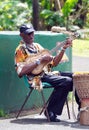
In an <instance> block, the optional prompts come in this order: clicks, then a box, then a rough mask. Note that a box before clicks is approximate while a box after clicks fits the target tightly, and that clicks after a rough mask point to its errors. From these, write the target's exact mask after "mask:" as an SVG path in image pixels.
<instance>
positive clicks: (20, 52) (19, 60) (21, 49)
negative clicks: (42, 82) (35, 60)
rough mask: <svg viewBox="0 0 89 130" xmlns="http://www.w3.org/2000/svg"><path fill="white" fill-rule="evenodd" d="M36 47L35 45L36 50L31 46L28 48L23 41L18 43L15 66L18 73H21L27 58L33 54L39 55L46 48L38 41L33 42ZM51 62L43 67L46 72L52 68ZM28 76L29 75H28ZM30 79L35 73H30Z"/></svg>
mask: <svg viewBox="0 0 89 130" xmlns="http://www.w3.org/2000/svg"><path fill="white" fill-rule="evenodd" d="M33 44H34V47H35V51H33V50H32V49H31V48H28V47H27V46H26V44H25V43H24V42H23V41H20V44H19V45H18V47H17V48H16V50H15V68H16V71H17V73H18V74H19V73H20V72H21V70H22V68H23V66H24V63H25V61H26V59H27V58H28V57H30V56H32V55H35V54H36V55H37V53H41V52H42V51H43V50H44V48H43V47H42V46H41V45H40V44H38V43H33ZM51 65H52V63H51V64H48V65H47V66H45V67H44V68H43V71H44V72H46V73H47V72H49V71H50V70H51V69H50V68H51ZM27 76H28V75H27ZM28 77H29V80H31V79H32V77H33V75H29V76H28Z"/></svg>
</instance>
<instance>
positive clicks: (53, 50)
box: [50, 40, 66, 54]
mask: <svg viewBox="0 0 89 130" xmlns="http://www.w3.org/2000/svg"><path fill="white" fill-rule="evenodd" d="M65 43H66V40H65V41H63V42H60V44H59V45H57V46H56V47H54V48H53V49H52V50H50V54H53V53H54V52H56V51H57V50H59V48H61V47H62V46H64V44H65Z"/></svg>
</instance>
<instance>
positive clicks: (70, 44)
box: [63, 38, 72, 49]
mask: <svg viewBox="0 0 89 130" xmlns="http://www.w3.org/2000/svg"><path fill="white" fill-rule="evenodd" d="M70 46H72V40H71V39H70V38H68V39H67V41H66V44H65V45H64V46H63V48H64V49H66V48H68V47H70Z"/></svg>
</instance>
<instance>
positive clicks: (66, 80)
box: [15, 24, 79, 122]
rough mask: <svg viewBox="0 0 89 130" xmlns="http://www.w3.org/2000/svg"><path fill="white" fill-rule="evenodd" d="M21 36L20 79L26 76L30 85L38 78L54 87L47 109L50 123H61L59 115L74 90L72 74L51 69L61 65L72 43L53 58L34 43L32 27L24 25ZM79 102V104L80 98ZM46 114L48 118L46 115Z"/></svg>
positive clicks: (17, 62)
mask: <svg viewBox="0 0 89 130" xmlns="http://www.w3.org/2000/svg"><path fill="white" fill-rule="evenodd" d="M20 36H21V37H22V41H20V44H19V46H18V47H17V48H16V51H15V67H16V71H17V74H18V76H19V77H22V76H23V75H26V76H27V79H28V82H29V83H32V81H33V80H34V79H35V77H37V76H38V77H40V80H41V81H42V82H47V83H49V84H51V85H52V86H53V87H54V92H53V94H52V98H51V100H50V101H49V103H48V107H47V109H48V113H49V117H50V121H52V122H56V121H60V120H58V119H57V115H61V114H62V110H63V106H64V103H65V101H66V98H67V96H68V93H69V92H70V91H72V89H73V80H72V73H63V72H58V73H57V74H55V73H53V72H52V71H51V69H50V68H51V67H54V66H57V65H58V64H59V63H60V61H61V59H62V57H63V55H64V52H65V50H66V49H67V48H68V47H70V46H71V44H72V41H71V39H68V40H67V41H66V43H65V44H64V46H63V47H62V49H61V51H60V53H59V54H57V55H56V56H52V55H51V54H50V53H49V52H48V51H47V52H46V50H45V49H44V48H43V47H42V46H41V45H40V44H38V43H34V28H33V26H32V25H25V24H23V25H22V26H21V27H20ZM59 44H60V42H59ZM39 68H40V69H39ZM77 102H78V103H79V100H78V97H77ZM44 114H45V116H46V113H44Z"/></svg>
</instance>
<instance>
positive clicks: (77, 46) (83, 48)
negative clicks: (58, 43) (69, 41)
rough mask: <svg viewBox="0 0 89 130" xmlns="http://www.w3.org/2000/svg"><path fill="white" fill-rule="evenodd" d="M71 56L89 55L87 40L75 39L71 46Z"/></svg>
mask: <svg viewBox="0 0 89 130" xmlns="http://www.w3.org/2000/svg"><path fill="white" fill-rule="evenodd" d="M72 53H73V56H83V57H89V40H82V39H76V40H74V41H73V46H72Z"/></svg>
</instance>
